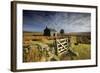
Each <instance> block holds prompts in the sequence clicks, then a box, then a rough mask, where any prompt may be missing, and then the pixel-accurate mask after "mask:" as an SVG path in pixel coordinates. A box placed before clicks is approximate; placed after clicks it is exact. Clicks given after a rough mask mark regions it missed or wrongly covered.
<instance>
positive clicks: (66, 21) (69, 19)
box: [23, 10, 91, 33]
mask: <svg viewBox="0 0 100 73" xmlns="http://www.w3.org/2000/svg"><path fill="white" fill-rule="evenodd" d="M46 26H47V27H48V28H52V29H55V30H56V31H57V32H59V31H60V30H61V29H64V31H65V32H66V33H68V32H90V31H91V14H90V13H79V12H54V11H34V10H23V31H29V32H43V30H44V29H45V28H46Z"/></svg>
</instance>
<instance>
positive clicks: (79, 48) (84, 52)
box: [72, 44, 91, 60]
mask: <svg viewBox="0 0 100 73" xmlns="http://www.w3.org/2000/svg"><path fill="white" fill-rule="evenodd" d="M72 50H73V51H75V52H77V53H78V56H77V57H74V59H76V60H83V59H90V58H91V46H90V44H78V45H73V46H72Z"/></svg>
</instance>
